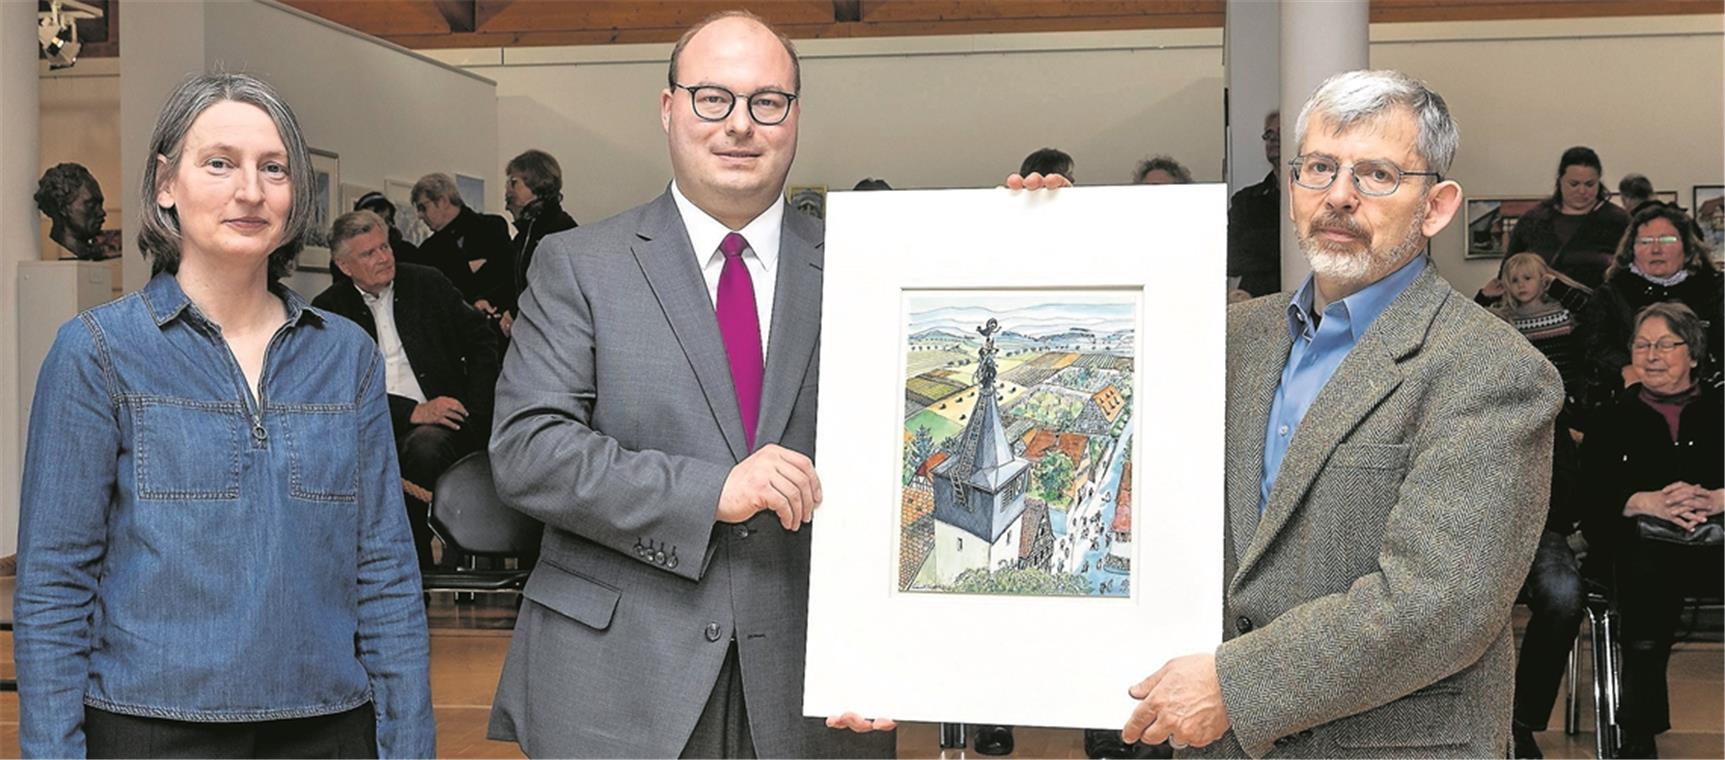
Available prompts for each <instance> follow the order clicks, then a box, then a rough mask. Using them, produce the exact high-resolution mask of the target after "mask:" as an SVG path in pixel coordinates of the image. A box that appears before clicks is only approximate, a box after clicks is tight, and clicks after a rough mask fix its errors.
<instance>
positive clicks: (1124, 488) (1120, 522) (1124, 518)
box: [1112, 459, 1132, 533]
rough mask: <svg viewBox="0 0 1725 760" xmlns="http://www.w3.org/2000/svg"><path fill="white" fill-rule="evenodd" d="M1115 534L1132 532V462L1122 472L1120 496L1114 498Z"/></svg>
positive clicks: (1127, 461)
mask: <svg viewBox="0 0 1725 760" xmlns="http://www.w3.org/2000/svg"><path fill="white" fill-rule="evenodd" d="M1112 527H1113V529H1114V532H1115V533H1131V532H1132V460H1130V459H1128V460H1126V466H1125V467H1123V468H1121V470H1120V494H1119V495H1118V496H1115V497H1114V524H1113V526H1112Z"/></svg>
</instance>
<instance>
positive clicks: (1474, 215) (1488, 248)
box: [1466, 195, 1545, 259]
mask: <svg viewBox="0 0 1725 760" xmlns="http://www.w3.org/2000/svg"><path fill="white" fill-rule="evenodd" d="M1544 200H1545V197H1544V196H1539V197H1533V196H1526V195H1506V196H1490V197H1485V198H1469V199H1467V236H1466V239H1467V258H1470V259H1501V258H1503V256H1504V253H1505V252H1506V251H1508V250H1509V238H1510V235H1512V234H1514V233H1515V224H1516V222H1518V221H1520V220H1521V217H1522V215H1523V214H1526V213H1527V212H1529V211H1531V210H1533V208H1534V207H1535V206H1538V205H1539V204H1540V203H1541V202H1543V201H1544Z"/></svg>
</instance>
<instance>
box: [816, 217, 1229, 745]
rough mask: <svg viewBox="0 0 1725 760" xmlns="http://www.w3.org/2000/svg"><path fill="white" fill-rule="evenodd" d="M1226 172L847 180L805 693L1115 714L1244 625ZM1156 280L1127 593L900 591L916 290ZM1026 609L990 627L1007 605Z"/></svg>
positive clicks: (835, 238)
mask: <svg viewBox="0 0 1725 760" xmlns="http://www.w3.org/2000/svg"><path fill="white" fill-rule="evenodd" d="M1226 207H1227V191H1226V188H1225V187H1224V186H1222V185H1164V186H1136V187H1097V188H1069V189H1063V190H1059V191H1055V192H1038V193H1026V192H1012V191H1008V190H1005V189H1003V188H996V189H991V190H936V191H890V192H835V193H832V194H830V195H829V196H828V206H827V231H826V254H825V260H826V264H825V282H826V286H825V287H826V292H825V304H824V306H823V312H824V317H823V320H822V337H821V345H822V350H821V388H820V390H821V394H820V398H821V404H820V423H819V424H820V427H819V430H818V431H817V451H818V458H817V469H818V470H819V472H820V476H821V481H822V485H823V490H824V492H825V501H824V503H823V504H822V505H821V507H820V509H819V510H818V511H817V512H816V519H815V525H816V526H818V529H817V530H815V531H814V539H813V550H812V551H813V559H812V567H811V570H810V582H809V587H810V588H809V630H808V652H807V654H808V659H807V667H806V673H805V687H804V697H803V712H804V713H805V714H807V715H810V716H827V715H836V714H839V713H841V712H845V711H856V712H858V713H861V714H863V715H868V716H874V717H889V718H894V719H897V720H917V721H943V722H965V723H1002V724H1011V725H1040V726H1066V727H1084V728H1112V727H1119V726H1121V725H1123V724H1124V723H1125V721H1126V718H1127V716H1128V715H1129V714H1130V712H1131V710H1132V707H1133V706H1134V705H1135V704H1136V703H1135V701H1134V700H1132V699H1131V698H1130V697H1129V696H1128V695H1127V693H1126V690H1127V688H1128V687H1130V686H1131V685H1132V684H1134V683H1136V682H1138V681H1139V680H1141V679H1142V678H1144V677H1145V676H1148V675H1149V674H1150V673H1152V672H1154V671H1155V670H1156V668H1158V667H1160V666H1161V665H1162V664H1163V663H1164V662H1165V661H1166V660H1168V659H1170V658H1172V657H1175V656H1178V655H1182V654H1188V653H1191V652H1198V651H1210V650H1212V649H1214V648H1215V646H1216V644H1217V643H1218V642H1220V640H1221V633H1222V632H1221V625H1222V538H1223V537H1222V504H1223V502H1222V497H1223V491H1222V468H1223V465H1222V455H1223V452H1222V440H1223V438H1222V425H1223V405H1224V401H1223V385H1224V372H1225V370H1224V363H1223V362H1224V356H1223V351H1224V347H1225V319H1226V318H1225V313H1224V299H1223V298H1222V297H1221V296H1220V295H1219V294H1218V293H1217V288H1216V283H1218V282H1222V281H1223V278H1224V277H1225V259H1226V248H1227V244H1226V241H1227V231H1226V211H1225V209H1226ZM1121 287H1130V288H1142V290H1143V295H1142V300H1141V301H1140V304H1141V307H1140V309H1139V320H1140V324H1139V325H1138V328H1137V335H1138V350H1137V354H1136V356H1135V360H1136V362H1137V371H1136V372H1134V382H1135V383H1136V387H1135V389H1134V394H1133V398H1134V412H1133V413H1134V416H1133V420H1132V424H1133V425H1134V426H1135V432H1134V434H1133V435H1134V440H1135V445H1136V446H1137V449H1136V451H1135V453H1134V455H1133V478H1134V482H1133V484H1132V493H1133V497H1132V502H1133V510H1132V512H1133V515H1132V516H1133V523H1134V524H1133V528H1132V533H1133V555H1134V556H1133V559H1132V564H1133V570H1132V576H1131V577H1132V584H1131V595H1130V596H1129V597H1128V598H1126V599H1118V598H1088V597H1087V598H1071V597H1067V598H1062V597H1001V596H980V595H962V594H942V593H922V592H908V593H904V592H899V591H898V590H897V588H898V586H897V580H898V579H897V564H898V557H897V553H896V546H897V540H898V535H899V525H898V520H899V487H900V486H899V483H900V481H899V473H900V472H901V469H900V457H901V455H902V452H901V447H900V445H898V444H899V442H900V441H901V440H902V435H903V425H904V385H905V376H904V366H905V355H904V350H903V346H904V338H905V336H904V335H903V332H904V329H905V325H904V320H903V316H902V305H901V304H902V300H903V292H904V291H905V290H907V289H928V290H952V289H972V288H974V289H1038V290H1048V289H1065V288H1072V289H1082V288H1107V289H1116V288H1121ZM991 617H999V618H1000V619H1001V620H1002V622H1003V623H1004V622H1005V621H1011V627H1004V626H1003V627H1001V628H1000V629H999V630H998V631H991V630H990V622H989V621H990V618H991Z"/></svg>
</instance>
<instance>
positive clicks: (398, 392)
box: [353, 282, 425, 403]
mask: <svg viewBox="0 0 1725 760" xmlns="http://www.w3.org/2000/svg"><path fill="white" fill-rule="evenodd" d="M353 289H354V290H358V291H359V297H360V298H361V299H363V300H364V301H365V305H366V308H369V309H371V321H372V322H374V323H376V324H377V348H378V350H380V351H382V352H383V381H384V386H385V387H386V388H387V389H388V391H389V395H391V396H402V397H404V398H410V399H413V400H414V401H418V402H420V403H424V402H425V391H423V390H421V389H420V387H419V378H418V377H416V376H415V375H414V374H413V364H412V363H411V362H409V361H408V360H407V352H406V351H404V350H402V348H401V333H400V332H397V331H396V329H395V283H393V282H392V283H390V284H388V285H385V286H384V287H383V290H382V291H380V292H379V293H378V294H377V295H375V296H374V295H372V294H370V293H367V292H365V289H363V288H361V287H359V286H358V285H355V286H354V288H353Z"/></svg>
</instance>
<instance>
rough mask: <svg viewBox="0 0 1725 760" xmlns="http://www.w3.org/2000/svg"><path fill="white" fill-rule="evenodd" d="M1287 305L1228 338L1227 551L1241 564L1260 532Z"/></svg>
mask: <svg viewBox="0 0 1725 760" xmlns="http://www.w3.org/2000/svg"><path fill="white" fill-rule="evenodd" d="M1285 303H1286V301H1285V300H1282V299H1278V301H1277V305H1276V306H1275V307H1273V308H1272V307H1263V308H1264V309H1265V310H1266V311H1272V312H1273V314H1272V315H1271V316H1269V317H1265V318H1260V319H1246V320H1243V321H1242V324H1244V325H1245V326H1244V327H1243V328H1242V330H1243V331H1244V334H1242V335H1239V336H1230V337H1229V340H1230V341H1231V342H1232V343H1233V345H1234V346H1235V347H1236V348H1235V349H1234V350H1235V351H1236V356H1237V357H1238V358H1237V360H1236V362H1235V363H1233V364H1232V365H1231V366H1230V367H1229V368H1228V369H1229V373H1230V375H1229V377H1228V419H1229V420H1230V421H1232V424H1229V425H1228V426H1227V428H1226V430H1225V435H1226V437H1227V441H1228V448H1227V450H1228V451H1230V452H1232V453H1233V455H1234V456H1232V457H1231V458H1230V459H1229V460H1228V461H1229V466H1228V477H1227V483H1226V484H1225V487H1226V489H1227V490H1226V492H1227V504H1228V507H1227V509H1228V512H1227V517H1228V527H1229V530H1228V541H1229V546H1228V548H1229V549H1230V550H1232V552H1233V557H1234V558H1235V560H1236V561H1237V560H1238V559H1239V558H1240V557H1243V556H1244V555H1245V553H1246V547H1247V545H1248V544H1250V543H1251V541H1252V534H1253V532H1254V531H1256V530H1257V527H1258V491H1259V482H1260V481H1261V480H1262V479H1263V474H1264V430H1265V427H1266V426H1267V425H1269V421H1270V406H1271V405H1272V404H1273V403H1274V402H1275V399H1276V386H1277V385H1278V384H1280V382H1281V379H1282V367H1283V365H1285V364H1286V363H1287V361H1288V349H1289V347H1290V341H1291V339H1290V338H1289V337H1288V328H1287V325H1286V324H1285V322H1284V321H1283V320H1282V319H1280V318H1279V317H1280V315H1281V314H1282V311H1283V310H1282V308H1280V307H1281V306H1282V305H1284V304H1285Z"/></svg>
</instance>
